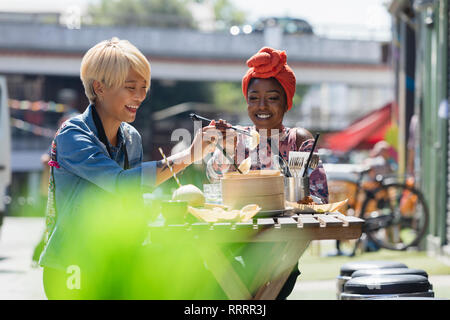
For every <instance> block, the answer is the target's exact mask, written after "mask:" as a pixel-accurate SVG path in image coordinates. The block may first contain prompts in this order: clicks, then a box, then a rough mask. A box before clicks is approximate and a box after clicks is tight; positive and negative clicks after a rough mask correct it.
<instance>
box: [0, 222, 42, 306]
mask: <svg viewBox="0 0 450 320" xmlns="http://www.w3.org/2000/svg"><path fill="white" fill-rule="evenodd" d="M43 231H44V219H43V218H16V217H14V218H13V217H6V218H5V219H4V221H3V226H2V227H1V235H0V299H1V300H6V299H7V300H40V299H46V297H45V294H44V291H43V287H42V268H33V267H32V259H31V257H32V255H33V250H34V247H35V245H36V244H37V243H38V242H39V240H40V237H41V236H42V233H43Z"/></svg>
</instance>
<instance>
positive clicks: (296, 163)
mask: <svg viewBox="0 0 450 320" xmlns="http://www.w3.org/2000/svg"><path fill="white" fill-rule="evenodd" d="M309 155H310V153H309V152H301V151H290V152H289V164H288V165H289V169H290V170H291V172H292V176H294V177H301V176H303V172H304V171H305V170H306V163H307V162H308V157H309ZM319 159H320V158H319V154H317V153H314V154H313V155H312V158H311V161H310V163H309V166H308V168H311V169H313V170H314V169H315V168H317V166H318V165H319Z"/></svg>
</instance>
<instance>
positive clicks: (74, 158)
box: [39, 105, 156, 270]
mask: <svg viewBox="0 0 450 320" xmlns="http://www.w3.org/2000/svg"><path fill="white" fill-rule="evenodd" d="M55 142H56V151H57V152H56V160H57V162H58V164H59V168H54V171H53V172H54V179H55V202H56V213H57V215H56V221H55V226H54V228H53V230H52V231H51V233H50V235H49V240H48V242H47V245H46V246H45V248H44V250H43V252H42V254H41V257H40V260H39V264H40V265H41V266H47V267H51V268H56V269H62V270H65V269H66V268H67V266H68V265H70V264H72V263H73V261H68V260H70V259H69V258H68V257H69V256H70V255H69V254H67V252H65V250H66V249H65V248H67V245H68V244H67V243H66V242H67V241H73V240H74V239H76V238H77V235H75V234H73V233H74V232H75V231H74V230H73V228H72V226H75V225H76V223H77V213H78V212H79V210H78V209H79V206H80V203H82V202H83V200H84V199H83V196H84V195H85V194H86V193H87V192H86V190H88V193H89V195H90V196H91V197H95V195H96V194H98V195H99V196H100V195H102V194H105V193H111V194H115V193H118V192H120V190H121V188H125V187H129V186H130V183H132V184H134V185H135V186H136V187H144V188H145V187H149V188H151V187H154V185H155V181H156V162H154V161H149V162H142V158H143V151H142V141H141V136H140V135H139V133H138V132H137V130H136V129H135V128H134V127H133V126H131V125H129V124H127V123H125V122H122V124H121V125H120V129H119V134H118V145H117V146H116V147H115V146H112V145H110V150H111V152H112V158H111V157H110V156H109V154H108V150H107V149H106V146H105V145H104V144H103V143H102V142H101V141H100V140H99V138H98V133H97V129H96V127H95V124H94V120H93V116H92V105H90V106H88V108H87V109H86V111H85V112H84V113H83V114H81V115H78V116H76V117H73V118H71V119H69V120H67V121H66V122H64V124H63V125H62V127H61V129H60V132H59V134H57V136H56V137H55ZM122 144H125V146H126V150H127V154H128V161H129V166H130V169H128V170H124V169H123V166H124V161H125V154H124V152H123V151H122V150H123V149H122ZM78 218H79V217H78Z"/></svg>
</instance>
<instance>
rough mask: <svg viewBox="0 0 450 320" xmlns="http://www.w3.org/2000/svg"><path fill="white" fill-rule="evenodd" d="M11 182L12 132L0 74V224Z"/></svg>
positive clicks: (4, 82) (3, 84) (5, 94)
mask: <svg viewBox="0 0 450 320" xmlns="http://www.w3.org/2000/svg"><path fill="white" fill-rule="evenodd" d="M10 183H11V132H10V120H9V106H8V92H7V88H6V78H5V77H2V76H0V225H1V224H2V222H3V216H4V215H5V212H6V189H7V188H8V186H9V184H10Z"/></svg>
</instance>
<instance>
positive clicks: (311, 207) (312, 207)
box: [286, 199, 348, 213]
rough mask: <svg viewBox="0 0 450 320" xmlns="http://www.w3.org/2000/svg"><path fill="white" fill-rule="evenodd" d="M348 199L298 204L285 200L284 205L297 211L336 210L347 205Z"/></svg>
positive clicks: (320, 211)
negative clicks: (324, 202)
mask: <svg viewBox="0 0 450 320" xmlns="http://www.w3.org/2000/svg"><path fill="white" fill-rule="evenodd" d="M347 201H348V199H345V200H343V201H339V202H333V203H326V204H315V203H312V204H299V203H297V202H290V201H286V205H287V206H289V207H292V208H293V209H294V211H297V212H318V213H324V212H337V211H339V210H341V209H343V208H345V206H346V205H347Z"/></svg>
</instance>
